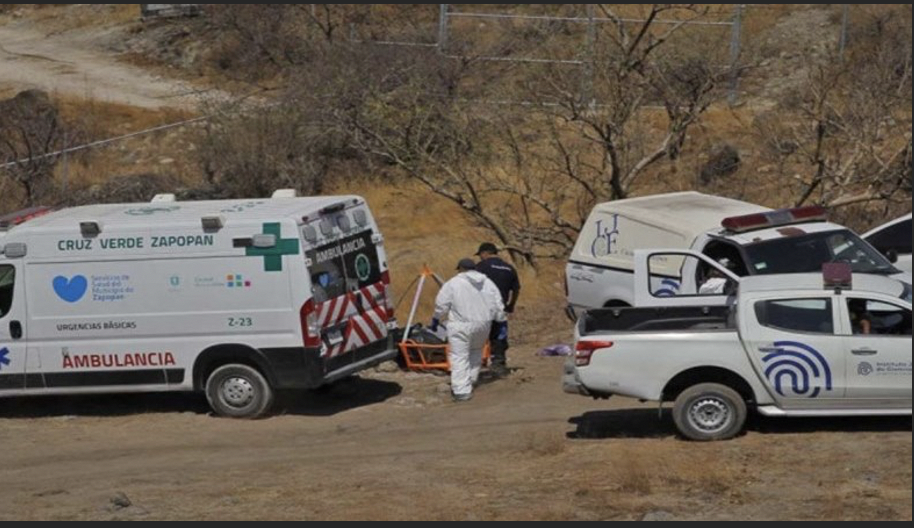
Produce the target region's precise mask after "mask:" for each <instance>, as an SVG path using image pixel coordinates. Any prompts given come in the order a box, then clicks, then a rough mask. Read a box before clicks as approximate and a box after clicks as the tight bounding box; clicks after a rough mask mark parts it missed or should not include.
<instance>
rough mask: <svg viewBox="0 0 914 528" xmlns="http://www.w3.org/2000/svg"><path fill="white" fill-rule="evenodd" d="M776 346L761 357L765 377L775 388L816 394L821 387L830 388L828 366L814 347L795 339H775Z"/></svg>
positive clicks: (802, 395)
mask: <svg viewBox="0 0 914 528" xmlns="http://www.w3.org/2000/svg"><path fill="white" fill-rule="evenodd" d="M774 346H775V348H776V350H775V351H774V352H771V353H770V354H767V355H765V356H764V357H763V358H762V363H763V364H764V365H765V377H766V378H767V379H768V382H769V383H771V385H772V386H773V387H774V390H775V392H777V393H778V394H780V395H781V396H786V394H785V393H784V391H785V390H790V391H791V392H792V393H793V394H792V395H793V396H798V397H806V398H818V397H819V395H820V393H821V392H822V390H825V391H826V392H830V391H831V390H832V375H831V367H829V365H828V361H826V360H825V357H823V356H822V354H821V353H819V351H818V350H816V349H814V348H812V347H811V346H809V345H804V344H803V343H797V342H795V341H778V342H776V343H775V344H774Z"/></svg>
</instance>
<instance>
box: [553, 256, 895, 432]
mask: <svg viewBox="0 0 914 528" xmlns="http://www.w3.org/2000/svg"><path fill="white" fill-rule="evenodd" d="M685 258H696V259H699V260H702V261H704V264H706V265H708V266H712V267H716V269H717V272H718V273H720V274H721V275H723V276H725V277H727V278H728V279H729V281H730V284H731V286H730V287H729V288H728V294H727V295H710V296H688V297H673V298H670V297H661V296H658V295H657V292H656V291H652V290H653V287H652V286H651V285H650V279H649V276H650V274H651V269H652V267H655V264H656V267H660V264H659V263H660V262H662V261H664V260H666V261H669V260H678V261H680V262H681V261H682V260H683V259H685ZM635 261H636V271H635V280H636V285H637V287H636V297H637V298H636V304H637V305H638V306H639V307H638V308H611V309H600V310H593V311H589V312H585V313H584V314H583V315H582V317H581V318H580V319H579V320H578V324H577V330H576V344H575V353H574V356H573V357H571V358H569V360H568V362H567V363H566V366H565V374H564V378H563V385H564V390H565V392H569V393H572V394H581V395H586V396H592V397H594V398H606V397H609V396H611V395H620V396H627V397H632V398H637V399H640V400H643V401H657V402H674V405H673V418H674V422H675V424H676V427H677V429H678V430H679V431H680V433H681V434H682V435H683V436H684V437H686V438H688V439H692V440H704V441H707V440H722V439H727V438H731V437H733V436H735V435H737V434H739V433H740V431H741V430H742V428H743V425H744V422H745V419H746V415H747V412H748V410H750V409H751V410H755V411H757V412H759V413H760V414H762V415H765V416H803V417H815V416H857V415H910V414H911V287H910V286H909V285H906V284H904V283H901V282H899V281H896V280H892V279H890V278H887V277H880V276H878V275H867V274H853V275H851V272H850V270H849V268H848V267H847V266H846V265H845V266H841V265H837V266H827V267H828V268H834V267H837V268H839V269H838V271H839V272H844V274H845V276H844V277H839V279H835V278H834V277H831V278H830V277H829V276H828V274H827V273H823V274H796V275H778V276H752V277H744V278H738V277H736V276H735V275H734V274H732V273H731V272H730V271H729V270H726V269H724V268H723V267H720V266H717V265H716V263H715V262H713V261H712V260H711V259H708V258H707V257H705V256H704V255H701V254H700V253H695V252H690V251H684V250H650V251H638V252H637V253H636V256H635ZM665 265H669V262H666V264H665ZM842 268H843V269H842Z"/></svg>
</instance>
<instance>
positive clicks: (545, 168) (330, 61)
mask: <svg viewBox="0 0 914 528" xmlns="http://www.w3.org/2000/svg"><path fill="white" fill-rule="evenodd" d="M605 13H606V15H607V16H609V17H611V18H612V20H613V21H614V24H613V28H614V29H613V31H612V32H610V36H608V37H606V38H604V39H600V40H599V41H598V42H597V43H596V44H595V48H594V49H595V50H596V52H597V54H596V56H595V57H593V79H594V80H595V83H594V85H593V86H592V87H591V90H590V91H589V94H590V95H591V97H592V98H585V97H584V96H583V95H582V84H581V79H582V76H581V71H580V70H575V71H572V72H570V73H569V72H568V70H567V69H566V70H565V71H564V72H558V71H557V70H556V69H542V68H541V69H533V70H530V69H527V70H521V69H519V68H517V67H514V68H512V67H510V66H502V70H501V71H498V70H497V69H495V68H493V66H492V65H491V63H488V62H484V61H483V60H481V59H480V58H478V57H476V56H474V57H455V56H452V55H443V54H441V53H438V52H436V51H435V50H424V49H418V50H417V49H409V50H403V49H395V50H394V49H390V48H377V47H366V46H359V45H356V44H353V43H348V44H336V45H334V46H332V47H328V48H326V49H325V53H326V55H324V56H322V57H321V59H320V60H319V61H318V62H319V65H318V64H317V63H316V64H315V67H312V68H307V69H301V70H300V71H299V75H298V76H297V77H296V78H295V80H294V82H293V83H292V84H293V85H294V86H295V87H296V88H297V89H296V90H294V95H293V98H295V99H296V100H297V101H298V104H299V106H304V107H309V108H321V109H322V118H321V123H322V124H321V126H322V127H323V128H325V129H331V128H333V129H336V130H338V131H339V133H341V134H345V135H347V137H348V138H349V141H350V143H351V145H353V146H354V147H356V148H357V149H359V150H360V151H362V152H364V153H366V154H367V155H368V159H370V160H375V162H381V163H384V164H386V165H388V166H392V167H395V168H397V169H398V170H399V172H400V174H402V175H404V176H406V177H408V178H410V179H412V180H415V181H417V182H420V183H422V184H423V185H425V186H426V187H427V188H428V189H429V190H431V191H432V192H434V193H436V194H438V195H440V196H442V197H444V198H446V199H448V200H450V201H451V202H453V203H455V204H457V205H459V206H460V207H461V208H462V209H463V210H464V211H466V212H467V213H469V214H470V215H471V217H472V218H474V219H475V220H476V221H477V223H478V224H479V225H480V226H482V227H484V228H486V229H487V230H489V231H490V232H491V233H492V235H493V236H494V237H495V238H496V239H497V240H498V241H499V242H500V243H501V245H503V246H504V247H506V248H507V249H508V250H509V251H510V252H511V253H512V255H513V256H514V257H515V260H521V261H526V262H528V263H531V264H535V262H536V261H537V259H539V258H543V257H545V258H557V257H562V256H565V255H567V252H568V251H569V250H570V249H571V247H572V246H573V245H574V242H575V239H576V238H577V234H578V233H579V232H580V230H581V228H582V226H583V224H584V222H585V220H586V217H587V214H588V213H589V211H590V209H591V208H592V207H593V205H594V204H595V203H597V202H600V201H605V200H609V199H614V198H623V197H626V196H628V195H629V193H630V192H631V190H632V189H633V187H634V186H635V184H636V182H637V180H638V179H639V177H640V176H641V175H642V174H644V173H645V172H646V171H647V170H648V169H649V168H650V167H652V166H654V165H656V164H658V163H659V162H660V161H662V160H664V159H676V158H677V157H678V156H679V153H680V150H681V147H682V145H683V143H684V141H685V139H686V134H687V131H688V129H689V127H690V126H692V125H693V124H694V123H695V122H696V121H697V120H698V119H699V117H700V116H701V114H702V112H704V111H705V110H706V109H707V108H708V106H709V105H710V104H711V103H712V101H713V100H714V99H715V97H716V95H717V93H716V91H715V86H716V83H717V81H718V80H719V79H720V78H721V76H722V75H723V74H724V73H725V72H722V71H720V69H719V68H714V67H712V66H711V64H710V62H711V60H712V59H711V55H710V54H704V55H703V54H702V53H700V52H699V51H696V52H694V53H691V54H683V53H674V52H673V51H674V50H672V49H670V50H668V51H667V52H665V53H664V50H665V49H666V48H665V46H666V45H667V44H668V43H669V42H670V40H671V38H672V37H673V36H674V35H676V33H677V32H678V31H679V30H680V29H681V28H682V27H683V26H684V21H686V20H691V19H692V18H694V17H698V16H701V15H702V12H701V11H700V10H697V9H695V8H693V7H691V6H687V7H681V6H679V7H671V6H654V7H652V8H651V10H650V12H649V14H648V15H647V17H646V19H645V20H644V21H643V22H641V23H639V24H636V25H634V26H633V25H632V24H631V23H630V22H627V21H623V20H622V19H621V18H620V17H618V16H616V15H615V14H614V13H613V11H612V10H611V9H610V8H605ZM673 13H679V15H680V16H681V18H682V20H683V23H676V24H673V25H672V27H665V28H664V29H663V30H662V31H661V30H659V28H658V27H656V26H655V24H656V20H657V18H658V17H659V16H660V15H661V14H673ZM505 38H506V39H508V42H509V43H510V42H514V41H516V40H517V36H516V35H512V34H507V35H506V37H505ZM510 47H511V46H510V45H506V44H505V41H502V42H495V43H492V44H491V45H490V47H489V49H487V50H482V51H479V50H477V52H479V53H480V55H485V54H487V53H488V52H490V51H491V50H492V49H498V50H505V49H509V48H510ZM483 64H485V65H486V66H485V68H483V67H482V65H483ZM566 68H567V67H566ZM517 77H521V78H524V79H526V81H524V82H525V83H526V85H527V86H528V87H529V93H528V94H527V95H532V96H533V97H535V99H534V100H533V101H532V102H531V103H530V104H527V105H521V106H512V105H501V104H489V103H487V102H486V101H485V99H486V97H487V96H489V95H490V94H492V93H498V91H497V89H493V85H497V84H499V83H498V82H493V79H495V80H498V81H499V82H500V81H503V80H504V79H506V78H517ZM505 95H506V96H507V97H509V98H510V97H513V98H514V99H522V98H523V97H524V95H525V94H519V93H509V94H505ZM540 103H542V104H540ZM646 105H655V108H656V109H647V110H646V109H645V106H646ZM658 115H659V120H660V121H662V122H663V123H664V125H663V128H662V130H663V132H662V133H661V134H653V133H648V132H646V131H647V130H650V129H652V128H654V127H655V122H656V121H658Z"/></svg>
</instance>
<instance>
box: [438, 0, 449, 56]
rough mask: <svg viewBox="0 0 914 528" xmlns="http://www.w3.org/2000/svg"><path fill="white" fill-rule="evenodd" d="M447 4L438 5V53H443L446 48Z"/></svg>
mask: <svg viewBox="0 0 914 528" xmlns="http://www.w3.org/2000/svg"><path fill="white" fill-rule="evenodd" d="M447 9H448V5H447V4H440V7H439V10H438V51H439V52H441V53H444V50H445V48H446V47H447V37H448V35H447Z"/></svg>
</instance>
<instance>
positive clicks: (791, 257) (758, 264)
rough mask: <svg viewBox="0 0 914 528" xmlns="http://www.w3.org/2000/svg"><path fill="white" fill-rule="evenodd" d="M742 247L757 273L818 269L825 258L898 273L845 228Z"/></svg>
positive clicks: (857, 268)
mask: <svg viewBox="0 0 914 528" xmlns="http://www.w3.org/2000/svg"><path fill="white" fill-rule="evenodd" d="M745 251H746V255H747V257H748V258H749V260H750V264H749V267H750V268H752V272H753V273H755V274H758V275H770V274H775V273H818V272H820V271H822V264H824V263H826V262H846V263H848V264H850V265H851V268H852V269H853V271H854V273H877V274H884V275H892V274H895V273H898V270H897V269H896V268H895V266H893V265H892V263H891V262H889V261H888V260H887V259H886V258H885V256H883V255H881V254H880V253H879V252H878V251H876V250H875V249H873V247H872V246H870V245H869V244H867V243H866V242H864V241H863V240H862V239H861V238H860V237H858V236H857V235H855V234H854V233H853V232H851V231H848V230H846V229H841V230H837V231H826V232H822V233H812V234H808V235H800V236H786V237H784V238H778V239H775V240H768V241H765V242H757V243H755V244H749V245H747V246H746V247H745Z"/></svg>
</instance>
